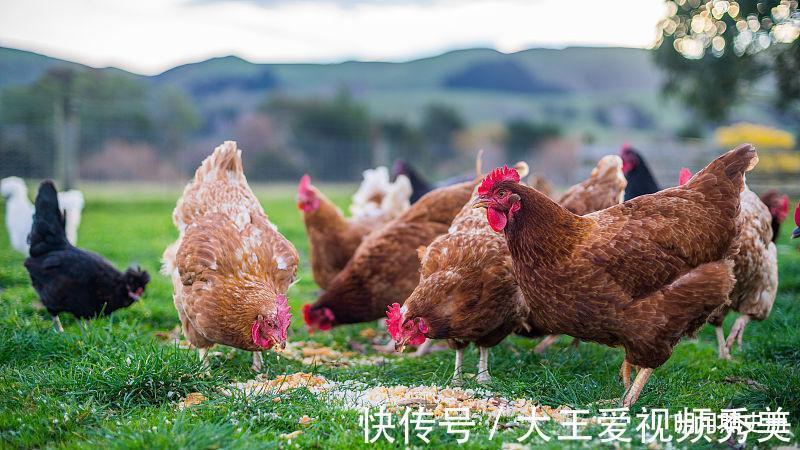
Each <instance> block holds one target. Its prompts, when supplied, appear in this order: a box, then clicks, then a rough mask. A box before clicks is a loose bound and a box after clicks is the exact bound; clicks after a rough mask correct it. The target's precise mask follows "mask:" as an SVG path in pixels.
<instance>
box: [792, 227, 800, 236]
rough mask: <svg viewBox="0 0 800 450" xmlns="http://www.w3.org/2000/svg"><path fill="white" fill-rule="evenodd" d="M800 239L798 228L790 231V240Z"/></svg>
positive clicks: (799, 228)
mask: <svg viewBox="0 0 800 450" xmlns="http://www.w3.org/2000/svg"><path fill="white" fill-rule="evenodd" d="M798 237H800V227H797V228H795V229H794V231H792V239H797V238H798Z"/></svg>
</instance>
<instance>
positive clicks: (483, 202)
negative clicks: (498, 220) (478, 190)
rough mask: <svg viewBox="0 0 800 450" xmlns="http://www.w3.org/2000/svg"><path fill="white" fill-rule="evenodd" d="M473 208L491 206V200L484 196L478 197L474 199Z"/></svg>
mask: <svg viewBox="0 0 800 450" xmlns="http://www.w3.org/2000/svg"><path fill="white" fill-rule="evenodd" d="M472 207H473V208H488V207H489V200H488V199H485V198H483V197H477V198H476V199H475V200H473V201H472Z"/></svg>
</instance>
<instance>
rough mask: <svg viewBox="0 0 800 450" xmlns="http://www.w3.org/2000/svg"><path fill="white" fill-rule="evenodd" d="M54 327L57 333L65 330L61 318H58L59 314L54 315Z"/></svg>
mask: <svg viewBox="0 0 800 450" xmlns="http://www.w3.org/2000/svg"><path fill="white" fill-rule="evenodd" d="M53 328H55V330H56V333H63V332H64V327H62V326H61V319H59V318H58V315H55V316H53Z"/></svg>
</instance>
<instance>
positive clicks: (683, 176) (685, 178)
mask: <svg viewBox="0 0 800 450" xmlns="http://www.w3.org/2000/svg"><path fill="white" fill-rule="evenodd" d="M691 179H692V171H691V170H689V169H687V168H686V167H681V173H680V175H678V185H679V186H683V185H684V184H686V183H688V182H689V180H691Z"/></svg>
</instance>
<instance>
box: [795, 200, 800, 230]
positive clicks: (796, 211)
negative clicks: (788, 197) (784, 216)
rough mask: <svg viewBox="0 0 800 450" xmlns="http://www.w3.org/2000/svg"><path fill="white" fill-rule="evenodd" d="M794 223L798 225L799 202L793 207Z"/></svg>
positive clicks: (799, 221) (799, 214) (799, 216)
mask: <svg viewBox="0 0 800 450" xmlns="http://www.w3.org/2000/svg"><path fill="white" fill-rule="evenodd" d="M794 224H795V225H797V226H798V227H800V203H798V204H797V207H796V208H795V209H794Z"/></svg>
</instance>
